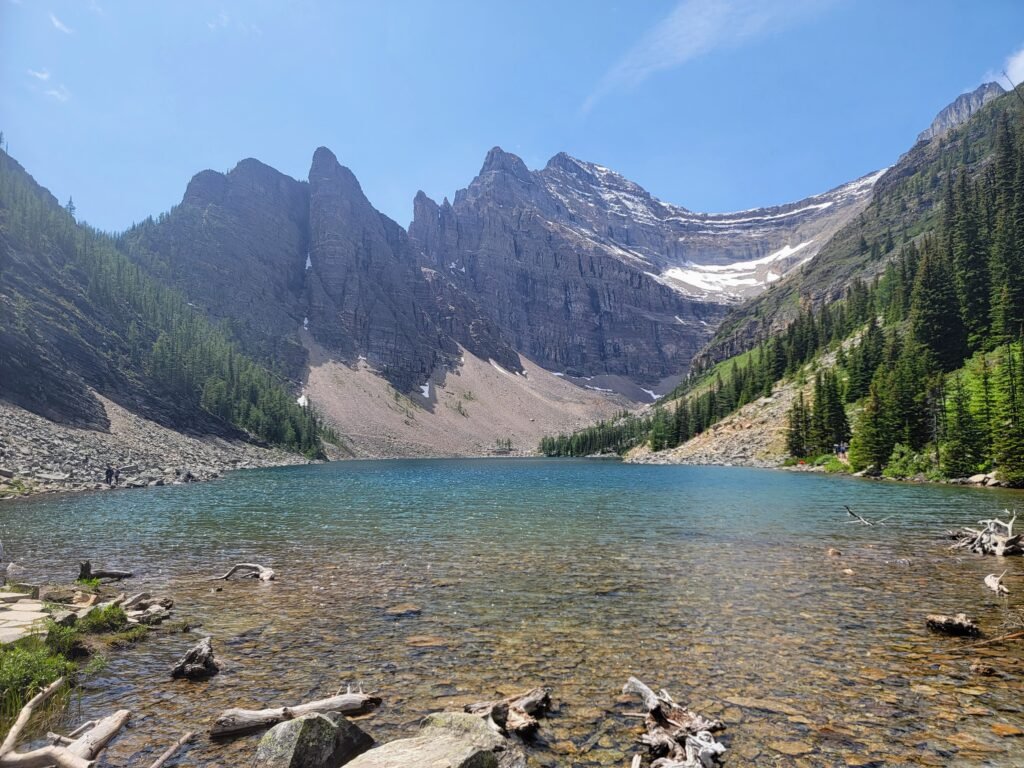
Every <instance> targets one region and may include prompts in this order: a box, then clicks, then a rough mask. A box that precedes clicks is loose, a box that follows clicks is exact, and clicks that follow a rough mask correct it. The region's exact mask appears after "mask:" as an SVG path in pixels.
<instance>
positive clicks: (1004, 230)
mask: <svg viewBox="0 0 1024 768" xmlns="http://www.w3.org/2000/svg"><path fill="white" fill-rule="evenodd" d="M1018 95H1019V94H1015V95H1014V96H1010V95H1008V94H1007V95H1004V96H1001V97H997V98H994V99H991V100H990V102H989V103H988V104H986V105H984V106H982V107H981V108H980V109H978V110H977V111H976V112H975V113H974V114H973V115H971V116H970V117H968V118H967V119H966V121H965V122H963V123H961V124H960V125H958V126H955V127H951V128H950V129H949V130H948V131H947V132H946V133H945V135H943V136H942V137H941V139H932V140H929V141H921V142H918V143H917V144H915V146H914V147H913V148H912V149H911V150H910V151H908V152H907V153H906V154H905V155H904V156H903V157H902V158H901V159H900V160H899V162H897V164H896V165H895V166H893V167H892V168H891V169H890V170H888V171H887V172H886V173H885V174H884V176H883V177H882V178H881V179H880V180H879V181H878V182H877V184H876V186H875V192H874V195H873V198H872V200H871V203H870V204H869V205H868V207H867V208H866V209H865V210H864V211H863V212H862V213H861V214H860V215H858V216H857V217H856V218H855V219H854V220H853V221H851V222H850V223H849V224H848V225H847V226H846V227H844V228H843V229H842V230H841V231H840V232H838V233H837V234H836V235H835V237H834V238H833V239H832V241H831V242H830V243H829V244H828V245H827V246H826V247H825V248H824V249H823V250H822V252H821V253H820V254H819V255H818V256H817V257H816V258H815V259H814V260H813V261H811V262H810V263H809V264H807V265H806V266H805V267H803V268H802V269H801V270H800V271H799V272H797V273H795V274H793V275H792V276H791V277H789V278H786V279H784V280H782V281H780V283H779V285H777V286H775V287H772V288H771V289H769V290H768V291H766V292H765V293H764V294H763V295H762V296H760V297H758V298H756V299H754V300H753V301H751V302H750V303H749V304H748V305H746V306H743V307H741V308H739V309H737V310H736V311H734V312H733V313H731V315H730V317H729V318H727V319H726V322H725V323H723V326H722V328H721V329H720V331H719V334H718V335H716V338H715V340H714V341H713V342H712V344H711V345H709V347H708V349H707V350H705V351H704V353H703V355H702V357H701V358H700V359H698V360H697V361H696V363H695V366H694V368H695V370H694V373H693V374H692V375H691V376H690V377H689V378H688V380H687V381H686V382H685V383H684V384H682V385H681V386H680V387H679V388H677V389H676V390H675V391H674V392H673V393H671V394H670V395H669V396H668V397H667V398H665V400H663V401H662V402H660V403H658V404H657V405H656V406H654V407H653V408H651V409H649V410H645V411H642V412H640V413H633V414H630V415H626V416H623V417H620V418H618V419H615V420H612V421H611V422H602V423H600V424H597V425H593V426H591V427H589V428H587V429H585V430H581V431H578V432H576V433H573V434H563V435H559V436H557V437H555V436H552V437H548V438H547V439H545V440H544V441H543V442H542V450H543V451H544V452H545V453H547V454H550V455H563V454H570V455H581V454H583V455H585V454H590V453H594V452H601V451H616V452H620V453H628V454H629V455H630V458H631V460H636V461H644V462H652V463H691V462H692V463H701V462H710V463H730V464H732V463H740V464H754V465H778V464H779V463H781V462H782V461H783V460H784V459H787V458H790V459H792V461H793V462H794V463H795V462H796V461H798V460H801V463H804V462H806V463H807V464H815V465H818V466H821V467H822V468H823V469H825V470H826V471H829V472H851V471H864V472H868V473H872V474H883V473H884V474H885V476H887V477H893V478H907V477H921V476H927V477H930V478H936V477H945V478H950V479H954V480H955V481H957V482H969V481H968V480H967V478H970V477H973V476H976V475H978V476H981V477H982V478H983V479H984V483H985V484H993V483H995V484H1005V485H1010V486H1014V487H1024V415H1022V414H1024V400H1022V397H1021V390H1020V371H1021V367H1020V366H1021V360H1022V358H1024V348H1022V347H1024V344H1022V342H1021V337H1020V329H1021V328H1022V327H1024V252H1022V250H1021V248H1020V247H1019V243H1021V242H1022V240H1024V122H1022V110H1021V101H1020V99H1019V98H1017V96H1018ZM847 444H848V447H849V450H848V451H846V450H845V448H844V447H843V446H846V445H847ZM847 454H848V455H847ZM974 482H977V481H974Z"/></svg>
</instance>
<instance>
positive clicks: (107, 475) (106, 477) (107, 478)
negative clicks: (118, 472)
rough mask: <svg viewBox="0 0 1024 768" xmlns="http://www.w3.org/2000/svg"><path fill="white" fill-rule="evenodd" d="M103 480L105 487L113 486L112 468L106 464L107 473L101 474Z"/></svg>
mask: <svg viewBox="0 0 1024 768" xmlns="http://www.w3.org/2000/svg"><path fill="white" fill-rule="evenodd" d="M103 479H104V481H105V482H106V484H107V485H113V484H114V468H113V467H112V466H110V465H109V464H107V471H106V472H104V473H103Z"/></svg>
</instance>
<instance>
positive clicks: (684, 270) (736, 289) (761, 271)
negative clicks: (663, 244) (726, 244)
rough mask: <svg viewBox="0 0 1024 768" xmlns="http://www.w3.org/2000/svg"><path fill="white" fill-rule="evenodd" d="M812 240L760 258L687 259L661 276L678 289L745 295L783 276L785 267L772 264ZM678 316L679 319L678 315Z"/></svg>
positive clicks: (785, 259)
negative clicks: (702, 261)
mask: <svg viewBox="0 0 1024 768" xmlns="http://www.w3.org/2000/svg"><path fill="white" fill-rule="evenodd" d="M812 242H814V241H813V240H806V241H804V242H802V243H798V244H797V245H789V244H787V245H784V246H783V247H782V248H780V249H779V250H777V251H773V252H772V253H769V254H768V255H767V256H762V257H761V258H760V259H752V260H750V261H736V262H733V263H732V264H694V263H693V262H691V261H687V262H686V263H685V264H684V266H682V267H671V268H670V269H666V270H665V271H664V272H662V273H661V275H659V276H658V277H659V279H660V281H661V282H665V283H667V284H669V285H671V284H673V283H675V284H676V285H675V286H674V287H676V288H678V287H679V286H678V284H679V283H682V284H683V285H684V286H685V287H689V288H692V289H695V290H697V291H700V292H703V293H704V294H727V295H733V296H738V295H741V294H742V289H745V288H755V287H757V286H764V285H767V284H768V283H773V282H775V281H776V280H778V279H780V278H781V277H782V270H781V269H777V268H775V269H770V268H769V265H772V264H775V263H777V262H780V261H788V260H791V259H792V258H793V256H795V255H796V254H797V253H799V252H800V251H802V250H803V249H804V248H806V247H807V246H809V245H810V244H811V243H812ZM800 263H801V264H802V263H803V262H800ZM790 268H791V267H790ZM676 319H677V320H679V318H678V317H677V318H676ZM680 322H682V321H680Z"/></svg>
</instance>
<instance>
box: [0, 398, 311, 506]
mask: <svg viewBox="0 0 1024 768" xmlns="http://www.w3.org/2000/svg"><path fill="white" fill-rule="evenodd" d="M100 400H101V402H102V403H103V406H104V408H105V409H106V412H107V417H108V418H109V420H110V430H109V431H108V432H99V431H95V430H90V429H81V428H76V427H67V426H63V425H61V424H57V423H55V422H52V421H49V420H48V419H45V418H43V417H41V416H37V415H35V414H33V413H30V412H28V411H26V410H24V409H22V408H19V407H17V406H15V405H12V404H10V403H7V402H5V401H2V400H0V499H4V498H15V497H23V496H29V495H35V494H41V493H61V492H74V491H92V490H114V489H123V488H145V487H151V486H161V485H172V484H180V483H185V482H194V481H204V480H212V479H214V478H217V477H220V476H221V475H222V474H223V473H224V472H226V471H229V470H233V469H254V468H259V467H276V466H285V465H293V464H305V463H308V460H307V459H306V458H305V457H303V456H300V455H298V454H294V453H288V452H287V451H283V450H279V449H275V448H262V447H260V446H256V445H253V444H251V443H246V442H242V441H237V440H226V439H224V438H218V437H198V436H190V435H185V434H182V433H180V432H175V431H174V430H172V429H169V428H167V427H163V426H160V425H159V424H156V423H155V422H152V421H149V420H147V419H144V418H141V417H139V416H136V415H134V414H132V413H130V412H128V411H126V410H125V409H124V408H121V407H120V406H118V405H117V404H115V403H113V402H111V401H110V400H106V399H105V398H102V397H101V398H100ZM107 464H111V465H113V466H115V467H118V468H120V470H121V472H120V479H119V483H118V484H117V485H116V486H114V487H113V488H112V487H111V486H109V485H107V484H106V483H105V482H104V473H105V470H106V467H107Z"/></svg>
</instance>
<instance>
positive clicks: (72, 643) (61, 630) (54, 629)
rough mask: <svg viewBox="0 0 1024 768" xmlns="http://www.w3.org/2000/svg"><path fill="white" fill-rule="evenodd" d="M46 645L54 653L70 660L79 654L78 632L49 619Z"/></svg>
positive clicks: (47, 621)
mask: <svg viewBox="0 0 1024 768" xmlns="http://www.w3.org/2000/svg"><path fill="white" fill-rule="evenodd" d="M46 645H47V647H48V648H49V649H50V650H51V651H53V653H55V654H57V655H59V656H63V657H65V658H68V659H70V658H71V657H72V656H75V655H76V653H77V646H78V630H76V629H75V628H74V627H65V626H62V625H60V624H58V623H57V622H56V621H54V620H53V619H47V620H46Z"/></svg>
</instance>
